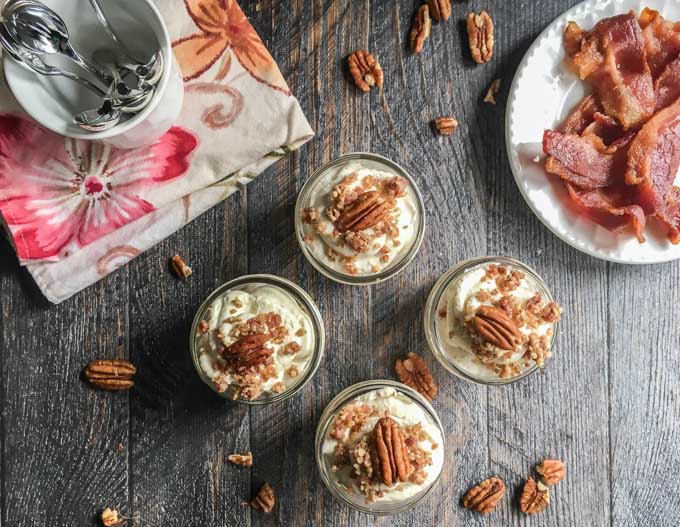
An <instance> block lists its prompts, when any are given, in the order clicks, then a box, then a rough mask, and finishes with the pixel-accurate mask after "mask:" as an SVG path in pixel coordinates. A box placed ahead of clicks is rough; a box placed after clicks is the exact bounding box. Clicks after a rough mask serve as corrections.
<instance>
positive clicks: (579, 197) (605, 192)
mask: <svg viewBox="0 0 680 527" xmlns="http://www.w3.org/2000/svg"><path fill="white" fill-rule="evenodd" d="M566 187H567V190H568V191H569V195H570V196H571V199H572V200H573V201H574V203H575V204H576V205H577V206H578V207H579V208H580V209H581V211H582V212H583V213H584V214H585V215H587V216H588V217H589V218H591V219H592V220H593V221H594V222H595V223H598V224H599V225H602V226H603V227H604V228H605V229H607V230H610V231H618V230H620V229H623V228H625V227H627V226H628V225H631V226H632V227H633V232H634V233H635V237H636V238H637V240H638V242H640V243H643V242H644V241H645V236H644V234H643V232H644V230H645V225H646V223H647V219H646V218H645V213H644V211H643V210H642V207H640V206H639V205H636V204H634V203H633V198H632V197H631V196H630V191H627V189H622V188H621V187H618V188H617V187H612V188H608V189H602V190H584V191H578V190H576V189H574V187H572V186H571V185H570V184H568V183H567V184H566Z"/></svg>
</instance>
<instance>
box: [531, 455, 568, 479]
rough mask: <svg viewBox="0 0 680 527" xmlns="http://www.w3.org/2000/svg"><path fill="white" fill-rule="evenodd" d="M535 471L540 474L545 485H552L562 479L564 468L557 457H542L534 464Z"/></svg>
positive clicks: (564, 472) (564, 473)
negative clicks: (542, 458)
mask: <svg viewBox="0 0 680 527" xmlns="http://www.w3.org/2000/svg"><path fill="white" fill-rule="evenodd" d="M536 472H538V473H539V474H540V475H541V481H542V482H543V483H544V484H545V485H547V486H552V485H555V484H556V483H559V482H560V481H562V480H563V479H564V476H565V475H566V468H565V467H564V463H562V462H561V461H560V460H559V459H544V460H543V461H541V462H540V463H539V464H538V465H536Z"/></svg>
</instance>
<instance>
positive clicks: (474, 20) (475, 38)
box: [467, 11, 494, 64]
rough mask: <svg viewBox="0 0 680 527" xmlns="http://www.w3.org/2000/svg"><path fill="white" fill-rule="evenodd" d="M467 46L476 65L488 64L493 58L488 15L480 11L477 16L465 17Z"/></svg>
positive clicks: (491, 31)
mask: <svg viewBox="0 0 680 527" xmlns="http://www.w3.org/2000/svg"><path fill="white" fill-rule="evenodd" d="M467 32H468V44H469V46H470V54H471V55H472V60H474V61H475V62H476V63H477V64H484V63H485V62H489V61H490V60H491V57H492V56H493V45H494V39H493V20H491V17H490V16H489V13H487V12H486V11H482V12H481V13H479V14H478V15H477V14H475V13H474V12H471V13H469V14H468V17H467Z"/></svg>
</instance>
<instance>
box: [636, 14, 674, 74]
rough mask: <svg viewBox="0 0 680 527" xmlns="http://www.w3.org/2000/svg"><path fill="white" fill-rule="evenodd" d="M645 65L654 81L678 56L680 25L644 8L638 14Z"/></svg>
mask: <svg viewBox="0 0 680 527" xmlns="http://www.w3.org/2000/svg"><path fill="white" fill-rule="evenodd" d="M639 22H640V26H641V27H642V35H643V38H644V41H645V50H646V53H647V63H648V64H649V69H650V70H651V72H652V76H653V77H654V78H655V79H656V78H658V77H659V75H661V74H662V73H663V71H664V70H665V69H666V66H667V65H668V64H670V62H671V61H673V60H675V59H676V58H677V57H678V55H680V23H673V22H669V21H667V20H665V19H664V18H663V17H662V16H661V15H660V14H659V12H658V11H654V10H653V9H649V8H645V9H643V10H642V13H640V20H639Z"/></svg>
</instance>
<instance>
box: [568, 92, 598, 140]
mask: <svg viewBox="0 0 680 527" xmlns="http://www.w3.org/2000/svg"><path fill="white" fill-rule="evenodd" d="M602 111H604V109H603V108H602V105H601V104H600V102H599V101H598V100H597V97H595V96H594V95H586V96H585V97H584V98H583V99H581V101H580V102H579V103H578V104H577V105H576V106H574V108H573V109H572V110H571V112H569V115H567V117H566V118H565V119H564V121H563V122H562V125H561V126H560V128H559V131H560V132H562V133H564V134H577V135H580V134H581V133H582V132H583V131H584V130H585V129H586V128H587V127H588V125H590V124H591V123H592V122H593V121H594V120H595V114H596V113H600V112H602Z"/></svg>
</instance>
